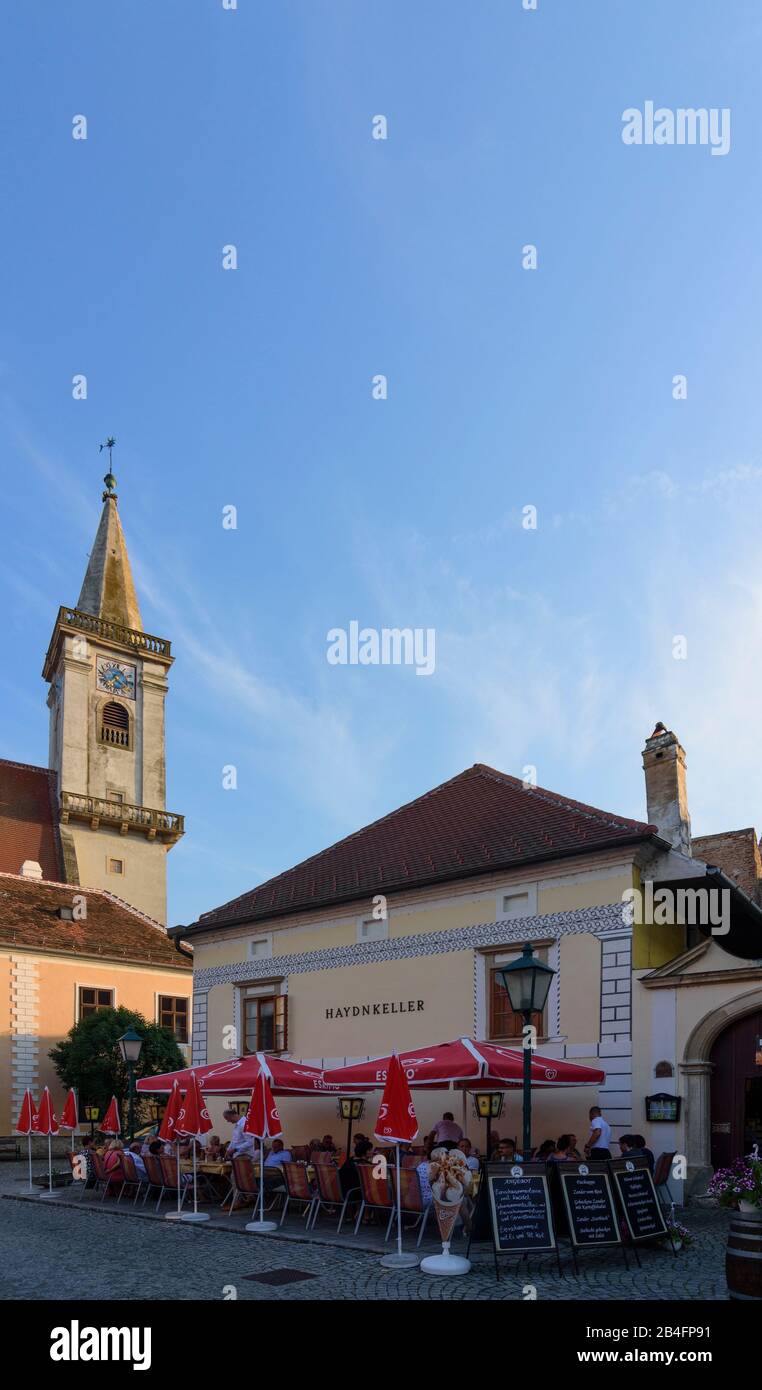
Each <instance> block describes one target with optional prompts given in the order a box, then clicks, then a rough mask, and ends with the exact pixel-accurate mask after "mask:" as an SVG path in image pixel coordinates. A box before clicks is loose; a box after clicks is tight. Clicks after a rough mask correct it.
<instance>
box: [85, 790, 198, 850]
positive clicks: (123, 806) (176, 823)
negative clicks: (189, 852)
mask: <svg viewBox="0 0 762 1390" xmlns="http://www.w3.org/2000/svg"><path fill="white" fill-rule="evenodd" d="M70 820H83V821H87V822H88V823H89V825H90V828H91V830H97V829H98V828H99V827H100V826H101V825H112V826H115V827H116V828H117V829H118V830H119V832H120V834H122V835H128V834H129V832H130V831H131V830H132V831H137V832H138V833H139V834H143V835H145V836H146V837H147V839H149V840H156V839H159V840H162V841H163V842H164V843H168V844H174V843H175V841H176V840H179V839H180V836H181V835H184V834H185V818H184V816H178V815H176V814H175V812H174V811H158V810H156V809H155V808H153V807H151V806H132V805H130V803H129V802H126V801H109V800H107V798H105V797H101V796H82V795H80V794H79V792H63V791H62V792H61V823H62V824H63V825H66V824H68V822H69V821H70Z"/></svg>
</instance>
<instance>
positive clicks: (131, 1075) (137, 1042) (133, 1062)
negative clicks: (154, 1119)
mask: <svg viewBox="0 0 762 1390" xmlns="http://www.w3.org/2000/svg"><path fill="white" fill-rule="evenodd" d="M117 1041H118V1043H119V1051H120V1052H121V1054H122V1061H123V1062H124V1064H125V1066H126V1068H127V1077H128V1085H129V1105H128V1110H127V1132H128V1134H129V1136H130V1143H132V1140H133V1138H134V1135H135V1067H136V1066H137V1064H138V1062H139V1061H140V1053H141V1051H142V1048H143V1039H142V1038H141V1036H140V1034H139V1033H136V1032H135V1029H134V1028H128V1029H127V1032H126V1033H122V1036H121V1038H118V1039H117Z"/></svg>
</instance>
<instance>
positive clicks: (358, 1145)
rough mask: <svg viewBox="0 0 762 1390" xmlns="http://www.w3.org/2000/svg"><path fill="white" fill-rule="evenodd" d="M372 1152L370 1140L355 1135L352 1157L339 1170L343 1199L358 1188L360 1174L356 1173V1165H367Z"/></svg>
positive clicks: (362, 1135)
mask: <svg viewBox="0 0 762 1390" xmlns="http://www.w3.org/2000/svg"><path fill="white" fill-rule="evenodd" d="M372 1152H373V1145H372V1144H371V1142H370V1139H366V1138H365V1135H364V1134H356V1135H355V1139H354V1144H353V1154H352V1157H351V1158H346V1159H345V1160H344V1162H343V1163H342V1165H341V1167H340V1169H339V1183H340V1185H341V1190H342V1193H343V1194H344V1196H345V1197H346V1195H347V1193H348V1192H351V1191H352V1189H353V1188H355V1187H359V1186H360V1174H359V1173H358V1171H357V1165H358V1163H367V1162H368V1161H369V1159H370V1156H371V1154H372Z"/></svg>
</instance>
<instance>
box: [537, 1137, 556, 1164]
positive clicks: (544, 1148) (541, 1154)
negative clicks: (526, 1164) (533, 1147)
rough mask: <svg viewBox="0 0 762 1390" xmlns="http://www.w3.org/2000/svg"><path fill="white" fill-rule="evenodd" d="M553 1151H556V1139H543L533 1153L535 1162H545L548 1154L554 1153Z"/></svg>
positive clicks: (548, 1156)
mask: <svg viewBox="0 0 762 1390" xmlns="http://www.w3.org/2000/svg"><path fill="white" fill-rule="evenodd" d="M555 1151H556V1141H555V1139H544V1140H543V1142H542V1143H541V1145H540V1147H539V1149H538V1150H537V1153H536V1154H535V1161H536V1162H537V1163H546V1162H547V1160H548V1159H549V1158H550V1155H551V1154H552V1153H555Z"/></svg>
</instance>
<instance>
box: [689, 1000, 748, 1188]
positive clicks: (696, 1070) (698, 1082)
mask: <svg viewBox="0 0 762 1390" xmlns="http://www.w3.org/2000/svg"><path fill="white" fill-rule="evenodd" d="M759 1009H762V985H758V986H756V988H754V989H750V990H747V992H746V993H745V994H736V995H734V996H733V998H732V999H727V1000H726V1001H725V1003H724V1004H721V1005H719V1007H718V1008H716V1009H711V1010H710V1012H709V1013H707V1014H705V1015H704V1017H703V1018H702V1019H701V1020H700V1022H699V1023H697V1024H696V1026H695V1028H693V1030H692V1032H691V1033H690V1036H689V1037H688V1040H687V1042H686V1044H685V1054H684V1058H683V1061H682V1062H681V1063H680V1071H681V1073H682V1075H683V1076H684V1077H685V1098H684V1133H685V1156H686V1158H687V1160H688V1192H689V1193H692V1192H696V1191H697V1190H698V1191H702V1190H703V1188H704V1187H705V1186H706V1183H707V1182H708V1180H709V1178H710V1177H711V1174H712V1171H713V1170H712V1162H711V1139H712V1132H711V1119H712V1116H711V1102H710V1085H709V1083H710V1079H711V1074H712V1064H711V1061H710V1053H711V1051H712V1046H713V1044H714V1043H715V1041H716V1040H717V1038H718V1037H719V1036H720V1033H722V1032H723V1030H724V1029H725V1028H727V1027H728V1025H729V1024H731V1023H734V1022H735V1021H736V1020H737V1019H739V1018H745V1017H746V1015H747V1014H752V1013H756V1012H757V1011H758V1010H759Z"/></svg>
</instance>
